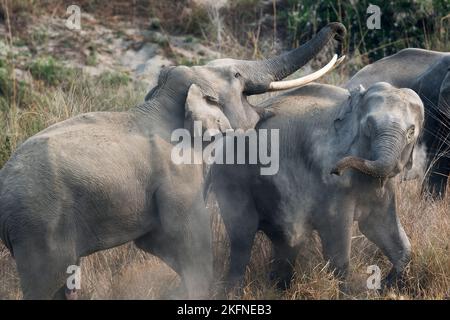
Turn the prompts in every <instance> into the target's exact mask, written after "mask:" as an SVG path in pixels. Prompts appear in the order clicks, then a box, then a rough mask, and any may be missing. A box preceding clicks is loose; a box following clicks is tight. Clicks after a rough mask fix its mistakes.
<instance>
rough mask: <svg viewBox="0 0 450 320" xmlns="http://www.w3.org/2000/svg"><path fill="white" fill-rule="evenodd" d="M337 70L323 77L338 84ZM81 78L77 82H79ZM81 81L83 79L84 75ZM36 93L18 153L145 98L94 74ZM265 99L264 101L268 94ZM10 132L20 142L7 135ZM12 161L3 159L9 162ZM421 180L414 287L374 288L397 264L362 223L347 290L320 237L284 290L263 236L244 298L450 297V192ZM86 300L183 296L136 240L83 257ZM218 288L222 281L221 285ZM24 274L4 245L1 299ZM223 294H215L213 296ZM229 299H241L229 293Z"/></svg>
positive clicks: (221, 256) (222, 257) (222, 265)
mask: <svg viewBox="0 0 450 320" xmlns="http://www.w3.org/2000/svg"><path fill="white" fill-rule="evenodd" d="M336 78H339V76H338V75H336V74H331V75H329V76H327V77H326V78H325V79H323V81H325V82H328V83H330V82H331V83H333V82H336ZM75 79H77V80H75ZM80 79H81V80H80ZM36 85H37V86H38V87H37V88H34V90H32V91H31V93H30V95H32V96H31V97H28V99H29V100H27V101H28V102H27V103H28V104H27V108H26V111H25V110H23V109H21V108H14V106H15V105H12V108H10V109H8V110H7V111H6V112H5V111H3V113H2V117H1V118H0V119H1V121H0V126H2V127H3V128H4V130H2V131H1V132H2V135H1V136H0V140H1V141H3V144H2V147H3V148H5V141H9V142H8V143H9V146H10V148H11V149H12V150H14V149H15V148H16V146H17V145H18V144H20V142H21V141H23V140H24V139H26V138H27V137H29V136H31V135H32V134H34V133H36V132H38V131H40V130H41V129H43V128H45V127H47V126H49V125H51V124H53V123H55V122H58V121H61V120H64V119H66V118H69V117H71V116H74V115H76V114H79V113H83V112H89V111H94V110H123V109H127V108H129V107H131V106H133V105H136V104H137V103H139V101H142V99H143V96H144V94H145V90H144V88H142V87H139V86H137V85H136V84H135V83H131V82H130V83H127V84H120V85H118V86H115V87H114V86H113V87H111V85H110V84H105V83H104V82H102V81H100V80H98V81H96V80H93V79H92V78H83V77H81V76H80V77H78V76H76V77H74V80H73V81H69V82H68V83H67V84H66V85H65V86H64V87H63V86H58V87H53V88H46V90H40V88H39V83H37V84H36ZM260 99H261V98H260ZM6 134H7V135H8V137H13V138H14V139H10V140H6ZM5 160H6V159H3V162H4V161H5ZM418 186H419V182H418V181H409V182H403V183H399V184H398V207H399V215H400V219H401V222H402V224H403V226H404V228H405V231H406V233H407V235H408V237H409V239H410V241H411V244H412V251H413V255H412V261H411V264H410V266H409V270H408V273H407V281H406V283H407V286H406V288H405V290H403V291H402V292H398V291H396V290H391V291H388V292H383V293H378V292H376V291H374V290H367V289H366V285H365V284H366V279H367V277H368V276H369V275H368V274H366V268H367V266H369V265H373V264H376V265H378V266H380V268H381V270H382V272H383V274H386V273H387V272H388V271H389V268H390V264H389V262H388V261H387V259H386V258H385V257H384V256H383V255H382V253H381V252H380V251H379V250H378V249H377V248H376V247H375V246H374V245H373V244H371V243H370V242H369V241H368V240H367V239H366V238H365V237H364V236H362V235H361V234H360V233H359V232H358V230H357V227H356V226H355V231H354V237H353V242H352V258H351V270H352V272H351V276H350V278H349V279H348V281H347V283H346V287H347V289H346V290H345V292H346V293H343V292H341V291H340V290H339V283H338V281H337V280H336V279H335V278H334V277H333V276H332V275H331V273H330V272H329V270H328V269H327V266H326V263H325V261H324V260H323V258H322V256H321V249H320V241H319V240H318V239H317V236H314V237H313V238H312V239H308V241H307V242H306V243H305V245H304V249H303V250H301V251H300V252H299V257H298V259H297V262H296V266H295V270H296V273H295V277H294V280H293V284H292V287H291V288H290V289H289V290H288V291H286V292H281V291H278V290H277V289H276V287H275V285H274V283H271V282H270V281H269V279H268V274H269V271H270V259H271V245H270V242H269V241H268V239H267V238H265V236H264V235H262V234H259V235H258V236H257V239H256V241H255V244H254V248H253V253H252V259H251V263H250V265H249V266H248V269H247V273H246V281H245V287H244V290H243V296H242V298H243V299H448V298H449V297H450V254H449V250H450V249H449V242H450V241H449V240H450V196H449V194H447V197H446V198H445V199H444V200H443V201H440V202H434V201H432V200H431V199H429V198H427V197H422V196H421V195H420V192H419V187H418ZM209 209H210V210H211V212H212V215H213V219H212V230H213V238H214V243H213V249H214V256H215V263H214V264H215V274H216V276H215V279H217V285H219V284H220V280H221V279H222V278H223V275H224V273H225V272H226V269H227V261H228V253H229V250H228V241H227V236H226V232H225V230H224V228H223V224H222V223H221V220H220V216H219V214H218V209H217V206H216V204H215V202H214V200H213V199H212V198H211V197H210V201H209ZM81 281H82V292H81V298H83V299H173V298H183V297H185V295H184V293H183V292H182V291H181V289H180V288H181V286H180V281H179V277H178V276H177V274H176V273H175V272H173V271H172V270H171V269H170V268H169V267H168V266H166V265H165V264H164V263H163V262H161V261H160V260H159V259H158V258H156V257H153V256H151V255H148V254H145V253H143V252H142V251H140V250H138V249H136V248H135V247H134V246H133V245H132V244H127V245H124V246H121V247H118V248H114V249H110V250H107V251H103V252H98V253H96V254H94V255H91V256H89V257H87V258H84V259H82V280H81ZM217 287H218V286H217ZM21 296H22V294H21V290H20V283H19V278H18V275H17V271H16V267H15V263H14V260H13V259H12V257H11V256H10V254H9V252H8V250H7V249H6V248H5V247H4V246H3V245H2V244H1V245H0V299H20V298H21ZM215 297H220V295H218V294H216V295H213V296H212V297H211V298H215ZM228 298H236V296H233V295H229V297H228Z"/></svg>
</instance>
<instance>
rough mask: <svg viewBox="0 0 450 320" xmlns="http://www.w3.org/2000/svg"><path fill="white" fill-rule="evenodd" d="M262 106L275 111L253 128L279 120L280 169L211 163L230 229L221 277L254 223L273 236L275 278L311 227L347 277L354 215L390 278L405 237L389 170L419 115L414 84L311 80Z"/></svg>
mask: <svg viewBox="0 0 450 320" xmlns="http://www.w3.org/2000/svg"><path fill="white" fill-rule="evenodd" d="M263 106H266V107H268V109H269V110H271V111H272V112H273V113H274V114H275V115H274V116H273V117H272V118H270V119H267V120H265V121H261V122H260V123H259V124H258V126H257V128H258V129H279V130H280V132H279V134H280V169H279V172H278V174H275V175H273V176H262V175H260V174H259V173H260V170H259V169H260V167H259V165H246V166H244V165H240V166H232V165H215V166H213V168H212V171H211V176H212V179H211V181H212V190H213V191H214V193H215V195H216V197H217V200H218V203H219V206H220V212H221V215H222V217H223V221H224V223H225V226H226V229H227V231H228V235H229V237H230V247H231V261H230V270H229V274H228V277H227V279H226V283H227V285H228V286H229V287H235V286H236V285H237V284H239V283H240V281H242V279H243V275H244V272H245V268H246V265H247V263H248V261H249V258H250V251H251V248H252V244H253V239H254V236H255V233H256V232H257V231H258V230H262V231H263V232H264V233H265V234H266V235H267V236H268V237H269V238H270V240H271V241H272V243H273V245H274V255H275V260H274V261H275V262H274V268H273V274H274V275H275V277H276V278H277V279H280V281H279V284H280V285H281V286H282V287H285V286H287V285H289V283H290V281H291V277H292V265H293V264H294V261H295V258H296V256H297V253H298V248H299V245H300V244H301V241H302V239H304V238H305V237H307V236H308V235H309V234H310V232H311V231H312V230H317V231H318V233H319V235H320V237H321V240H322V245H323V254H324V257H325V258H326V259H328V260H329V261H330V266H331V269H332V270H335V272H336V274H337V275H338V276H340V277H345V276H346V275H347V272H348V267H349V259H350V247H351V230H352V224H353V221H355V220H356V221H358V224H359V228H360V230H361V231H362V233H363V234H364V235H366V236H367V238H369V239H370V240H371V241H373V242H374V243H375V244H376V245H377V246H378V247H379V248H380V249H381V250H382V251H383V252H384V254H386V256H387V257H388V258H389V259H390V261H391V262H392V264H393V268H392V271H391V272H390V274H389V276H388V279H389V281H390V282H392V281H394V280H396V279H397V277H398V276H399V275H401V273H402V271H403V270H404V268H405V266H406V265H407V263H408V261H409V257H410V244H409V241H408V238H407V236H406V234H405V232H404V231H403V228H402V226H401V224H400V221H399V219H398V217H397V213H396V204H395V188H394V181H393V180H394V179H393V177H394V176H395V175H397V174H398V173H399V172H401V170H402V169H403V168H404V167H405V166H407V165H408V166H411V165H412V164H411V161H412V157H411V154H412V150H413V146H414V144H415V142H416V139H417V137H418V135H419V134H420V131H421V128H422V124H423V118H424V115H423V105H422V102H421V100H420V98H419V97H418V96H417V94H416V93H415V92H414V91H412V90H410V89H396V88H394V87H392V86H391V85H389V84H387V83H377V84H375V85H373V86H371V87H370V88H369V89H367V91H364V90H355V91H353V92H352V94H351V95H350V93H349V92H348V91H347V90H345V89H342V88H338V87H333V86H328V85H320V84H310V85H308V86H305V87H303V88H299V89H297V90H293V91H289V92H287V93H285V94H282V95H280V96H277V97H274V98H271V99H269V100H267V101H265V102H264V103H263ZM413 128H414V129H413ZM351 168H353V169H352V170H350V169H351ZM330 173H334V174H330Z"/></svg>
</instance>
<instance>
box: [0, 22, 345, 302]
mask: <svg viewBox="0 0 450 320" xmlns="http://www.w3.org/2000/svg"><path fill="white" fill-rule="evenodd" d="M344 35H345V28H344V26H343V25H342V24H340V23H330V24H328V25H327V26H325V27H324V28H323V29H321V30H320V31H319V33H318V34H317V35H316V36H315V37H314V38H312V39H311V40H310V41H308V42H307V43H305V44H303V45H302V46H300V47H299V48H296V49H294V50H291V51H289V52H286V53H284V54H281V55H279V56H276V57H273V58H270V59H266V60H259V61H245V60H234V59H218V60H214V61H211V62H210V63H208V64H206V65H203V66H192V67H187V66H175V67H167V68H165V69H163V70H162V71H161V72H160V75H159V78H158V83H157V85H156V86H155V87H154V88H153V89H152V90H151V91H150V92H149V93H148V94H147V96H146V99H145V100H146V101H145V102H143V103H142V104H140V105H138V106H136V107H134V108H132V109H131V110H129V111H126V112H92V113H87V114H82V115H79V116H76V117H73V118H71V119H68V120H65V121H63V122H60V123H57V124H54V125H52V126H50V127H48V128H47V129H45V130H43V131H41V132H39V133H38V134H36V135H34V136H32V137H31V138H29V139H27V140H26V141H25V142H24V143H22V144H21V145H20V146H19V147H18V148H17V150H16V151H15V152H14V153H13V154H12V156H11V157H10V159H9V160H8V162H7V163H6V164H5V165H4V167H3V168H2V169H1V171H0V237H1V239H2V241H3V242H4V243H5V245H6V246H7V248H8V249H9V250H10V252H11V254H12V255H13V257H14V259H15V261H16V264H17V269H18V273H19V277H20V283H21V287H22V291H23V295H24V298H26V299H51V298H55V299H64V298H71V297H76V293H77V292H74V290H73V288H68V287H67V285H66V279H67V278H68V276H69V275H68V274H67V273H66V271H67V268H68V267H69V266H73V265H75V266H77V265H79V262H80V258H81V257H85V256H87V255H90V254H92V253H94V252H97V251H100V250H105V249H109V248H113V247H116V246H119V245H121V244H124V243H127V242H131V241H134V243H135V244H136V246H137V247H138V248H140V249H142V250H145V251H147V252H149V253H151V254H154V255H156V256H157V257H159V258H161V259H162V260H163V261H164V262H166V263H167V264H168V265H169V266H170V267H171V268H173V270H174V271H176V272H177V273H178V274H179V275H180V277H181V279H182V283H183V284H184V287H185V288H186V292H187V296H188V297H189V298H207V297H208V296H209V292H210V290H211V284H212V249H211V230H210V215H209V213H208V212H207V210H206V207H205V203H204V197H203V187H204V185H203V182H204V176H203V169H204V165H203V164H200V165H194V164H175V163H173V162H172V161H171V150H172V148H173V146H174V141H172V140H171V133H172V132H173V131H174V130H175V129H178V128H184V127H185V126H186V123H185V122H186V119H188V120H189V119H191V120H192V121H193V120H194V119H196V120H198V121H202V122H204V123H203V126H204V127H205V128H206V129H219V130H226V129H229V128H234V129H237V128H243V129H246V128H252V127H254V126H255V125H256V123H257V122H258V121H259V119H261V118H262V117H264V113H258V112H257V111H258V109H256V108H255V107H254V106H252V105H251V104H250V103H249V102H248V101H247V96H249V95H252V94H258V93H263V92H266V91H269V90H272V89H273V88H272V86H273V85H275V86H281V87H283V83H284V82H283V81H281V79H283V78H284V77H286V76H288V75H289V74H291V73H293V72H294V71H296V70H297V69H299V68H300V67H302V66H303V65H304V64H306V62H308V61H309V60H310V59H311V58H313V57H314V56H315V55H316V54H317V52H318V51H319V50H321V48H322V47H324V46H325V45H326V44H327V43H328V42H329V40H331V39H332V38H335V39H337V40H342V38H343V36H344ZM285 85H286V87H289V83H285ZM199 105H203V107H198V106H199ZM205 106H208V108H206V107H205ZM212 109H213V110H214V112H211V110H212Z"/></svg>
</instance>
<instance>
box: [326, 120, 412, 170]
mask: <svg viewBox="0 0 450 320" xmlns="http://www.w3.org/2000/svg"><path fill="white" fill-rule="evenodd" d="M405 139H406V138H405V132H404V131H403V130H402V129H400V128H399V127H398V126H396V127H395V128H390V129H389V130H385V131H383V132H380V133H379V134H378V135H377V136H376V137H375V140H374V143H373V147H372V152H373V153H374V155H375V160H367V159H363V158H360V157H356V156H349V157H345V158H343V159H341V160H339V161H338V163H337V164H336V166H335V167H334V168H333V170H332V171H331V173H332V174H336V175H342V173H343V172H344V171H345V170H346V169H348V168H353V169H356V170H358V171H360V172H362V173H365V174H367V175H370V176H372V177H377V178H388V177H391V176H392V175H393V172H394V170H395V169H396V168H397V165H398V163H399V161H400V157H401V153H402V150H403V147H404V145H405V142H406V140H405Z"/></svg>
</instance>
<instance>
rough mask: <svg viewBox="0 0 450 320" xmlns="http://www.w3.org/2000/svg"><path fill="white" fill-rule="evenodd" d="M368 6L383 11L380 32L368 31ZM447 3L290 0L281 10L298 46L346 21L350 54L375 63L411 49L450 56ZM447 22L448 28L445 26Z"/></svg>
mask: <svg viewBox="0 0 450 320" xmlns="http://www.w3.org/2000/svg"><path fill="white" fill-rule="evenodd" d="M369 4H373V5H377V6H379V7H380V10H381V29H379V30H376V29H375V30H369V29H368V28H367V25H366V20H367V18H368V17H369V14H366V10H367V8H368V6H369ZM449 13H450V1H448V0H417V1H410V0H398V1H381V0H359V1H351V2H350V1H335V0H322V1H316V0H303V1H298V0H286V1H283V5H282V6H281V8H280V9H279V10H278V18H279V23H280V25H285V26H287V27H286V29H285V32H284V33H285V34H284V36H285V37H286V38H287V39H289V41H290V42H291V44H292V45H293V46H298V45H299V44H301V43H303V42H305V41H307V40H308V39H310V38H311V36H312V34H314V33H316V32H317V31H318V30H319V29H320V28H321V27H323V26H325V25H326V24H327V23H328V22H332V21H339V22H342V23H343V24H344V25H345V26H346V28H347V31H348V37H347V39H348V45H347V51H348V52H351V53H354V52H356V51H358V52H361V53H362V54H366V55H368V56H369V58H371V59H372V60H377V59H380V58H383V57H384V56H386V55H390V54H393V53H395V52H397V51H398V50H400V49H403V48H406V47H421V48H426V49H434V50H442V51H448V50H449V47H450V43H449V42H448V34H447V33H448V22H449V21H445V19H444V20H442V18H443V17H444V16H446V15H448V14H449ZM445 23H447V28H445V25H443V24H445Z"/></svg>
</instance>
